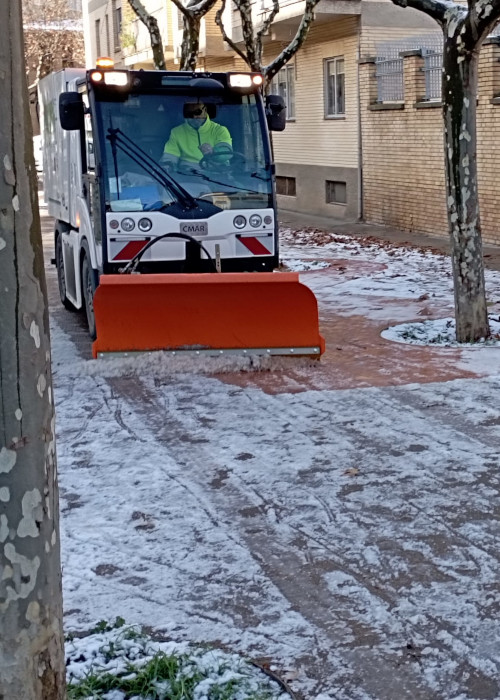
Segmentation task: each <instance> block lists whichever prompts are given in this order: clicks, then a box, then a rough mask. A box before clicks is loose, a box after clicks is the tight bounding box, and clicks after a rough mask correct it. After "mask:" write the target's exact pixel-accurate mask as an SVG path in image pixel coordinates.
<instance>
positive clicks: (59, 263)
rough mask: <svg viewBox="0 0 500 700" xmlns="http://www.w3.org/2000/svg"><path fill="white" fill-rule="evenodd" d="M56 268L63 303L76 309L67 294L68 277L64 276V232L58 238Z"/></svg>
mask: <svg viewBox="0 0 500 700" xmlns="http://www.w3.org/2000/svg"><path fill="white" fill-rule="evenodd" d="M56 270H57V284H58V287H59V296H60V297H61V303H62V305H63V306H64V308H65V309H68V311H76V309H75V306H74V305H73V304H72V303H71V301H70V300H69V299H68V297H67V296H66V278H65V276H64V258H63V249H62V233H60V234H59V235H58V236H57V238H56Z"/></svg>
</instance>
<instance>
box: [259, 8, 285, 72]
mask: <svg viewBox="0 0 500 700" xmlns="http://www.w3.org/2000/svg"><path fill="white" fill-rule="evenodd" d="M279 11H280V3H279V0H273V9H272V10H271V12H270V13H269V15H268V16H267V17H266V18H265V20H264V21H263V22H262V27H261V28H260V29H259V31H258V32H257V34H256V36H255V44H256V53H257V56H258V57H259V63H261V62H262V38H263V36H264V35H265V34H267V32H268V30H269V27H270V26H271V24H272V23H273V22H274V18H275V17H276V15H277V14H278V12H279Z"/></svg>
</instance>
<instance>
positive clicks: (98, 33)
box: [95, 19, 102, 58]
mask: <svg viewBox="0 0 500 700" xmlns="http://www.w3.org/2000/svg"><path fill="white" fill-rule="evenodd" d="M95 52H96V55H97V58H99V56H101V55H102V54H101V20H100V19H96V21H95Z"/></svg>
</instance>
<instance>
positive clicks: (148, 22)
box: [128, 0, 167, 70]
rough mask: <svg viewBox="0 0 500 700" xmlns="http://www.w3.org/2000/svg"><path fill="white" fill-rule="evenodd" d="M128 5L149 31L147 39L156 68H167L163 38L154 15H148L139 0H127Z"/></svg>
mask: <svg viewBox="0 0 500 700" xmlns="http://www.w3.org/2000/svg"><path fill="white" fill-rule="evenodd" d="M128 1H129V5H130V7H131V8H132V9H133V11H134V12H135V14H136V15H137V17H138V18H139V19H140V20H141V22H142V23H143V24H144V26H145V27H146V29H147V30H148V32H149V40H150V42H151V51H152V52H153V62H154V64H155V68H156V70H167V64H166V62H165V54H164V53H163V39H162V37H161V34H160V28H159V26H158V21H157V19H156V17H153V15H150V14H149V13H148V12H147V10H146V8H145V7H144V5H143V4H142V2H141V0H128Z"/></svg>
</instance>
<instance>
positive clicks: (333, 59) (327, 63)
mask: <svg viewBox="0 0 500 700" xmlns="http://www.w3.org/2000/svg"><path fill="white" fill-rule="evenodd" d="M339 62H342V63H343V66H344V70H343V71H342V73H337V69H336V66H337V63H339ZM332 63H333V64H334V66H335V73H334V74H333V75H334V77H335V85H334V88H333V89H334V95H333V97H334V104H335V111H334V112H333V113H330V112H329V111H328V105H329V102H330V100H329V90H330V81H329V77H331V75H332V74H331V73H329V70H328V69H329V66H330V65H331V64H332ZM338 75H342V76H343V86H342V87H343V111H342V112H340V111H339V110H338V105H337V76H338ZM345 83H346V81H345V57H344V56H332V57H331V58H325V59H323V95H324V118H325V119H345V117H346V99H345Z"/></svg>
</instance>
